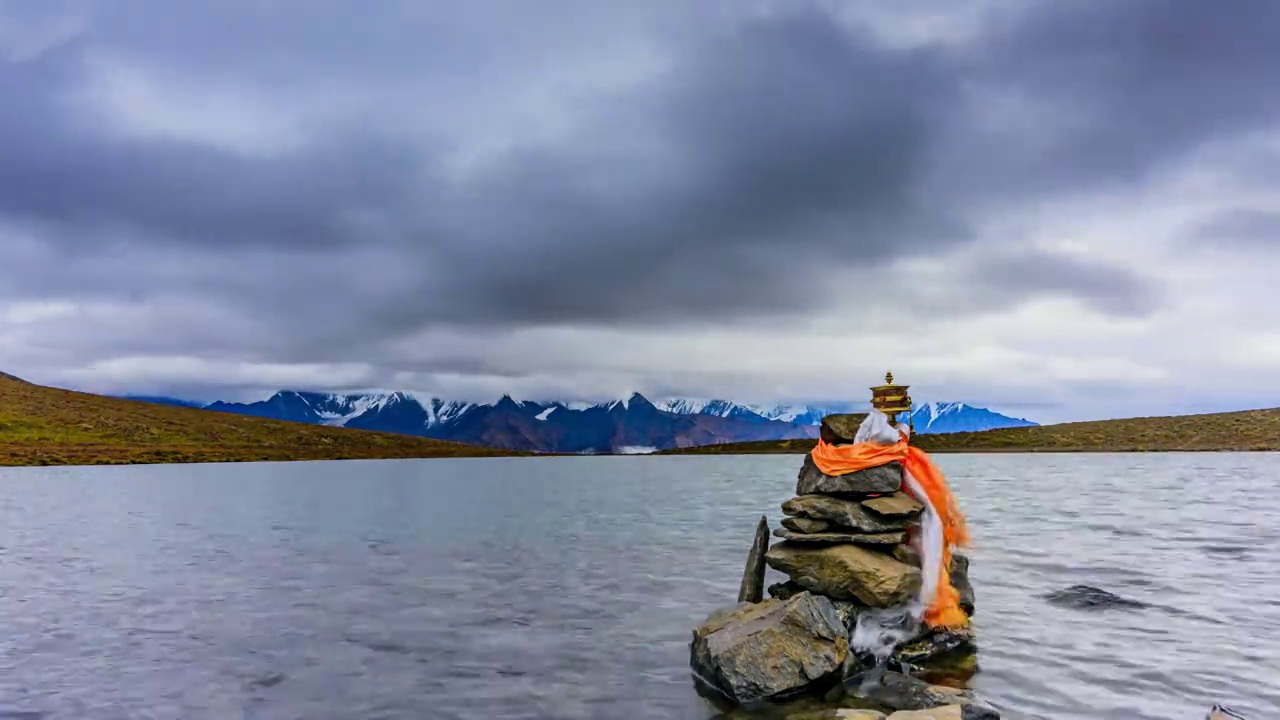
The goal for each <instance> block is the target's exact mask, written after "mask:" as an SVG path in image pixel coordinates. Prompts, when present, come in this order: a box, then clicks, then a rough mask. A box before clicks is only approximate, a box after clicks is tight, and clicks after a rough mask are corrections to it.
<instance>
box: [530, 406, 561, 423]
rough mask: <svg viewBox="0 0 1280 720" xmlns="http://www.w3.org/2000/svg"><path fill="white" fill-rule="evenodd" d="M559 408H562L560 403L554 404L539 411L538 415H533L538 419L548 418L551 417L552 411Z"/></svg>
mask: <svg viewBox="0 0 1280 720" xmlns="http://www.w3.org/2000/svg"><path fill="white" fill-rule="evenodd" d="M559 409H560V406H559V405H552V406H551V407H549V408H547V409H546V410H543V411H542V412H540V413H538V414H537V415H534V416H533V417H534V419H536V420H546V419H547V418H548V417H550V415H551V413H553V412H555V411H556V410H559Z"/></svg>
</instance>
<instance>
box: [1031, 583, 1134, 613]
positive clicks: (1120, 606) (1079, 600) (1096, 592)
mask: <svg viewBox="0 0 1280 720" xmlns="http://www.w3.org/2000/svg"><path fill="white" fill-rule="evenodd" d="M1044 599H1045V600H1047V601H1049V604H1050V605H1057V606H1058V607H1065V608H1070V609H1072V610H1141V609H1143V608H1145V607H1147V604H1146V603H1143V602H1139V601H1137V600H1130V599H1128V598H1123V597H1120V596H1119V595H1116V594H1114V593H1110V592H1107V591H1106V590H1103V589H1102V588H1096V587H1093V586H1091V585H1072V586H1071V587H1069V588H1066V589H1065V590H1055V591H1054V592H1051V593H1048V594H1046V595H1045V596H1044Z"/></svg>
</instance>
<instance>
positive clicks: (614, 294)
mask: <svg viewBox="0 0 1280 720" xmlns="http://www.w3.org/2000/svg"><path fill="white" fill-rule="evenodd" d="M4 7H6V8H7V7H9V6H8V5H5V6H4ZM67 7H72V8H76V7H87V8H88V9H89V13H88V16H87V17H88V18H89V19H88V21H87V22H88V25H87V27H88V28H89V29H88V30H87V31H86V33H84V34H83V35H81V36H79V37H76V38H75V39H73V40H71V41H69V42H68V43H66V44H63V45H61V46H59V47H56V48H53V49H51V50H50V51H48V52H47V53H45V54H44V55H41V56H39V57H36V58H34V59H30V60H26V61H23V62H9V63H3V62H0V94H2V95H0V96H2V97H4V98H5V101H4V102H3V103H0V158H3V162H0V216H3V217H6V218H8V219H10V220H14V219H17V220H20V221H22V222H30V223H34V224H35V225H36V226H38V227H40V228H41V233H42V237H43V238H44V241H45V242H47V243H49V244H50V248H49V249H48V252H47V253H45V255H44V257H46V259H53V258H59V259H60V260H59V262H60V263H61V265H59V266H57V267H46V268H35V267H28V268H24V269H23V270H22V271H20V274H21V275H22V277H14V278H12V283H10V284H9V287H10V289H11V290H12V288H14V287H17V286H18V283H20V282H25V284H26V285H27V288H28V289H29V290H31V291H36V290H40V291H42V292H44V293H47V294H51V295H76V296H85V297H108V296H112V295H116V296H119V295H128V296H131V297H134V298H136V299H139V300H142V301H147V302H157V303H159V302H165V301H166V300H172V299H174V298H179V297H185V298H187V299H188V300H189V301H190V302H193V303H194V302H200V301H204V302H208V303H211V304H216V305H218V306H219V307H220V308H221V309H222V310H223V311H224V313H223V314H224V315H226V316H229V317H234V316H236V315H237V314H239V315H240V316H242V317H244V318H245V320H244V322H243V325H241V326H238V327H237V328H236V330H235V332H229V333H228V334H227V335H223V336H222V337H228V338H235V342H236V343H237V344H239V343H244V344H247V345H251V346H252V349H249V348H245V349H244V352H245V353H246V354H249V355H257V356H261V357H271V358H275V359H288V360H297V359H308V358H311V359H315V358H317V356H318V355H323V356H326V359H327V357H328V356H344V357H345V356H348V355H354V354H357V353H358V351H361V350H360V348H361V347H362V346H361V345H359V343H377V342H379V341H382V340H385V339H387V338H391V337H395V336H397V335H401V334H404V333H408V332H411V331H414V330H417V329H420V328H423V327H441V326H459V325H468V324H485V325H489V326H495V327H497V326H504V325H510V324H518V323H546V324H555V323H568V322H593V323H605V324H611V325H629V324H637V323H645V324H672V325H674V324H678V323H683V322H706V321H714V320H726V321H727V320H730V319H735V318H743V317H758V316H762V315H767V314H785V313H792V312H800V311H803V310H807V309H810V308H811V307H812V306H813V305H815V304H816V303H819V302H821V301H822V300H823V299H824V298H825V297H827V295H825V294H824V293H823V292H822V291H821V290H822V289H823V288H825V287H826V284H827V283H829V282H831V281H833V280H838V279H840V278H855V277H857V275H856V274H853V273H855V272H864V273H874V272H878V271H879V270H880V269H882V268H883V267H884V266H886V265H887V264H889V263H891V262H892V261H894V260H895V259H898V258H901V257H903V256H906V255H908V254H912V253H935V252H938V251H941V250H945V249H950V248H954V247H956V246H957V245H958V244H961V243H964V242H967V241H968V240H970V239H971V236H972V233H971V231H970V227H969V222H970V219H971V215H972V213H973V208H977V207H986V206H989V205H993V204H995V205H999V204H1002V203H1006V204H1007V203H1010V202H1011V199H1016V200H1012V201H1016V202H1019V203H1021V202H1034V201H1035V200H1037V199H1040V198H1042V197H1047V196H1048V194H1050V193H1056V192H1066V191H1075V192H1090V191H1093V190H1096V189H1097V188H1098V187H1099V186H1101V185H1104V184H1105V183H1108V182H1111V181H1112V180H1113V179H1114V178H1117V177H1126V176H1137V175H1141V174H1144V173H1147V172H1150V171H1151V170H1152V169H1154V168H1155V167H1157V166H1158V165H1160V164H1161V163H1162V162H1165V161H1166V160H1167V159H1168V158H1175V157H1179V156H1181V155H1185V154H1186V153H1188V152H1190V151H1191V150H1193V149H1194V148H1196V147H1198V146H1200V145H1202V144H1203V143H1205V142H1207V141H1209V140H1212V139H1214V138H1219V137H1222V136H1224V135H1227V134H1230V133H1233V132H1239V131H1244V130H1248V129H1251V128H1255V127H1257V126H1259V125H1260V124H1262V123H1264V122H1267V121H1269V118H1270V117H1271V115H1270V113H1272V112H1273V111H1275V110H1276V105H1275V100H1276V93H1275V91H1274V90H1273V87H1274V77H1275V72H1274V71H1275V70H1276V69H1277V68H1276V63H1275V58H1276V52H1277V51H1276V49H1275V46H1276V43H1274V41H1273V38H1271V36H1269V35H1268V33H1267V30H1266V28H1268V27H1276V25H1275V20H1276V16H1277V9H1276V8H1277V4H1275V3H1272V2H1269V0H1259V2H1256V3H1249V2H1231V1H1227V2H1221V3H1212V4H1210V3H1203V4H1185V3H1184V4H1178V5H1176V6H1175V5H1174V4H1171V3H1158V2H1144V1H1140V0H1132V1H1129V0H1126V2H1102V1H1095V2H1078V3H1076V2H1073V3H1039V4H1030V3H1026V4H1018V5H1017V7H1018V8H1019V10H1020V12H1019V14H1018V15H1017V16H1016V17H1013V18H1011V19H1009V21H1008V23H1007V24H1004V25H997V26H994V27H993V29H991V30H990V31H988V32H984V33H980V34H979V35H978V36H977V37H976V38H975V39H974V40H972V41H971V43H970V44H968V45H966V46H964V47H962V48H960V49H954V48H952V49H944V48H942V47H936V48H935V47H923V48H903V47H899V46H888V45H885V44H882V43H880V42H879V41H877V40H876V39H874V37H873V36H872V35H871V34H869V33H865V32H860V31H857V30H856V29H852V28H850V27H848V26H845V25H842V24H840V23H838V22H837V21H835V20H834V19H833V18H832V17H830V16H828V15H827V14H825V13H823V12H822V11H821V10H818V9H816V7H810V6H807V5H800V4H797V5H791V6H789V7H790V8H791V9H790V10H788V11H786V12H781V13H775V14H772V15H755V16H750V17H747V16H746V15H745V14H743V13H745V11H740V10H738V8H740V7H741V6H739V5H737V4H735V3H727V4H716V3H707V4H705V5H698V8H699V10H697V11H695V10H691V9H690V7H691V6H689V5H687V4H684V3H672V4H664V3H656V2H645V3H637V4H634V5H624V4H621V3H589V2H576V1H574V2H556V3H538V4H536V6H535V5H531V4H522V3H501V4H496V5H489V4H486V5H485V6H484V8H477V7H475V6H473V5H472V4H469V3H455V4H438V5H434V6H429V7H427V6H423V5H421V4H414V3H393V4H379V5H378V6H377V9H376V10H375V9H372V8H368V7H365V5H363V4H357V3H324V4H321V5H315V4H307V5H306V9H305V10H304V11H299V10H298V8H300V7H302V5H291V4H289V3H278V4H269V3H249V2H229V1H226V0H222V1H220V2H192V3H171V2H168V1H167V0H163V1H162V0H153V1H150V2H142V1H139V2H131V3H128V4H117V3H100V4H94V3H89V4H83V3H82V4H79V5H77V4H74V3H73V4H69V5H67ZM535 7H536V9H535ZM495 8H499V9H500V10H499V9H495ZM103 53H106V56H107V57H111V56H112V55H111V54H112V53H114V54H116V55H119V56H120V57H124V58H126V60H128V61H129V62H132V63H136V64H137V65H139V66H140V67H144V68H150V69H155V70H157V72H161V73H162V74H163V75H164V76H165V77H166V78H168V80H169V83H170V85H171V86H174V87H179V88H185V90H187V91H189V96H190V97H192V98H199V97H201V96H202V93H203V92H205V89H204V87H203V85H202V83H204V82H207V81H210V78H212V79H214V80H216V81H217V82H218V83H220V87H224V86H225V87H237V86H243V87H245V88H250V89H252V90H254V92H255V93H256V94H253V95H251V96H250V97H251V98H255V99H256V100H257V101H259V102H258V104H259V105H260V106H261V108H260V109H262V110H264V111H269V112H278V113H280V114H282V115H284V116H287V117H289V118H291V121H290V122H288V123H285V125H286V127H288V128H290V132H296V134H297V135H298V138H299V140H300V144H299V145H298V146H297V147H291V148H283V149H281V150H280V151H279V152H235V151H233V150H231V149H228V148H227V147H225V146H220V145H218V144H217V143H210V142H200V141H197V140H192V139H191V138H183V137H172V136H170V137H165V138H162V137H156V136H136V135H135V136H128V137H120V136H113V135H111V134H110V133H105V132H98V131H97V130H98V127H97V126H98V125H101V124H103V123H102V122H100V120H99V119H98V118H95V117H92V116H86V114H85V113H86V112H87V110H86V109H85V107H84V106H81V105H74V104H72V105H69V104H68V103H67V98H68V97H76V92H77V91H78V90H80V89H81V88H82V86H83V85H84V84H85V83H86V82H92V81H93V79H94V77H95V76H94V75H93V74H92V73H93V69H94V68H95V67H98V66H96V65H95V64H94V63H95V62H97V61H98V60H99V59H100V58H101V57H102V56H103ZM614 54H617V55H618V56H619V57H621V58H622V60H619V61H618V64H620V65H623V66H627V65H629V64H632V65H644V63H646V62H649V63H652V67H645V68H641V69H639V70H636V73H635V74H636V76H637V77H638V79H636V78H630V79H627V80H625V81H615V80H613V79H612V75H611V73H615V72H620V71H618V70H617V68H614V67H613V66H611V65H609V63H607V62H605V60H608V59H610V58H611V57H612V56H613V55H614ZM632 54H634V55H635V56H636V58H637V59H634V60H630V59H628V58H630V57H631V55H632ZM597 66H598V67H597ZM99 70H101V68H99ZM596 71H598V72H599V73H600V78H599V79H598V80H597V81H596V82H595V83H587V84H585V85H583V86H582V88H578V86H574V89H573V90H572V91H566V92H563V93H561V94H556V95H555V96H554V99H551V100H547V103H548V104H550V105H552V106H554V108H555V110H556V112H555V113H552V114H553V115H556V116H557V117H559V118H560V121H559V122H561V124H562V127H560V129H559V131H556V132H535V131H534V129H533V128H535V127H538V126H539V123H540V122H542V121H541V120H540V119H539V117H538V116H537V115H538V113H537V111H536V110H535V109H531V108H532V107H534V106H536V105H537V104H536V103H534V105H533V106H530V105H526V104H521V102H520V99H521V98H522V97H524V93H525V92H526V91H528V92H535V91H536V92H541V91H540V90H537V89H538V88H544V89H545V87H546V86H551V87H555V86H556V84H555V83H553V82H551V81H549V79H554V78H561V77H571V76H572V77H577V76H578V75H583V74H585V75H590V74H591V73H592V72H596ZM103 72H108V73H109V72H111V68H110V66H108V67H107V69H106V70H105V71H103ZM623 74H625V73H623ZM566 83H567V81H566ZM531 88H532V89H531ZM983 93H995V94H997V95H999V96H1002V97H1014V98H1017V99H1018V100H1020V101H1023V102H1025V103H1027V104H1029V106H1031V107H1033V108H1035V109H1036V110H1037V112H1039V113H1043V114H1044V115H1045V116H1047V117H1049V118H1050V119H1052V120H1053V121H1054V122H1051V123H1048V124H1046V125H1040V124H1037V123H1034V122H1028V123H1022V124H1019V123H1011V124H1009V123H1006V124H1001V125H998V126H992V125H990V124H988V123H985V122H984V118H985V117H986V115H985V114H984V113H985V112H986V109H985V108H984V107H983V106H982V102H981V101H982V98H984V97H986V96H985V95H984V94H983ZM139 112H146V108H143V109H141V110H139ZM521 113H525V115H521ZM1034 117H1039V115H1035V116H1034ZM550 124H552V125H555V124H556V123H555V121H552V122H551V123H550ZM295 125H296V127H295ZM477 128H480V129H477ZM489 128H496V129H493V130H490V129H489ZM251 129H252V128H251ZM286 134H288V133H286ZM488 134H492V135H493V136H494V137H492V138H490V137H488ZM271 139H272V138H270V137H267V139H266V140H260V142H267V143H269V142H270V141H271ZM486 140H493V144H494V147H485V148H482V149H481V150H478V151H477V152H478V153H479V154H480V155H481V160H480V161H479V162H478V164H477V165H475V167H472V168H470V169H468V170H466V171H465V172H463V171H460V170H459V169H458V168H457V166H456V158H455V157H454V156H455V155H456V154H457V153H458V152H460V151H470V150H474V149H475V148H476V147H479V146H482V145H484V144H485V143H484V141H486ZM464 154H465V153H464ZM183 258H186V261H185V262H184V261H183ZM1044 260H1045V258H1044V257H1042V256H1035V255H1017V256H1015V257H1012V258H1008V259H1005V260H999V259H997V260H996V261H995V262H993V263H991V264H990V265H988V266H986V269H985V270H984V271H983V272H982V273H979V274H978V276H977V277H974V278H971V279H972V280H974V281H976V282H978V283H979V284H980V285H984V286H985V285H990V284H992V283H1000V284H1001V287H1002V295H1001V297H1002V298H1004V301H1005V302H1006V303H1016V302H1018V301H1019V300H1020V299H1021V298H1023V297H1026V296H1029V295H1036V294H1038V293H1042V292H1045V291H1051V292H1055V293H1062V294H1068V295H1076V296H1078V297H1081V298H1082V299H1083V300H1084V301H1085V302H1088V303H1090V304H1091V305H1092V306H1094V307H1096V308H1097V309H1099V310H1102V311H1104V312H1113V313H1118V314H1126V315H1130V314H1135V313H1141V312H1143V311H1144V310H1147V309H1150V308H1151V307H1152V303H1154V302H1155V300H1154V298H1155V297H1156V294H1155V293H1154V292H1153V291H1152V290H1151V288H1150V283H1149V281H1147V280H1145V279H1143V278H1141V277H1140V276H1137V275H1134V274H1132V273H1129V272H1127V271H1124V270H1121V269H1108V268H1103V267H1097V266H1092V265H1087V264H1082V263H1081V262H1073V261H1069V260H1063V259H1061V258H1057V259H1051V261H1050V262H1044ZM108 268H109V269H110V270H108ZM0 272H5V271H2V270H0ZM16 272H18V271H15V270H14V269H12V268H10V269H9V270H8V274H14V273H16ZM8 280H9V278H6V281H8ZM846 282H848V283H849V284H850V285H852V284H855V283H853V281H852V280H848V281H846ZM202 336H203V337H204V338H205V339H206V340H207V341H208V342H211V343H215V342H216V338H217V337H219V335H218V333H217V332H216V331H215V330H213V329H207V331H206V332H204V333H203V334H202ZM173 341H174V343H175V345H178V346H181V344H182V338H181V337H180V334H177V333H176V334H175V335H174V337H173ZM336 348H341V349H336Z"/></svg>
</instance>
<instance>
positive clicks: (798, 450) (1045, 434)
mask: <svg viewBox="0 0 1280 720" xmlns="http://www.w3.org/2000/svg"><path fill="white" fill-rule="evenodd" d="M815 443H816V441H815V440H769V441H763V442H750V443H730V444H726V445H706V446H702V447H691V448H681V449H678V450H667V451H663V454H668V455H751V454H804V453H807V452H809V451H810V450H812V449H813V446H814V444H815ZM911 443H912V444H913V445H915V446H916V447H919V448H921V449H923V450H926V451H928V452H1172V451H1215V450H1217V451H1227V450H1237V451H1240V450H1280V408H1273V409H1269V410H1244V411H1240V412H1228V413H1213V414H1208V415H1177V416H1173V417H1145V418H1128V419H1124V420H1095V421H1090V422H1074V423H1062V424H1060V425H1042V426H1040V427H1019V428H1003V429H1000V430H985V431H982V432H963V433H939V434H924V435H916V436H915V437H913V438H912V440H911Z"/></svg>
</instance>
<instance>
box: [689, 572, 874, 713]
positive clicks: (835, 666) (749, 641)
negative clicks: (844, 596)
mask: <svg viewBox="0 0 1280 720" xmlns="http://www.w3.org/2000/svg"><path fill="white" fill-rule="evenodd" d="M848 652H849V641H848V631H846V630H845V628H844V625H843V624H842V623H841V622H840V618H839V616H838V615H837V614H836V610H835V607H834V606H833V605H832V604H831V601H830V600H829V599H827V598H825V597H820V596H817V595H813V594H811V593H801V594H799V595H796V596H795V597H792V598H791V599H789V600H785V601H783V600H765V601H763V602H760V603H756V604H750V603H741V604H739V605H736V606H734V607H730V608H723V609H720V610H717V611H716V612H713V613H712V614H711V615H710V616H709V617H708V618H707V620H706V622H704V623H703V624H702V625H701V626H699V627H698V628H697V629H695V630H694V631H693V641H692V642H691V643H690V661H689V662H690V666H691V667H692V668H693V671H694V673H695V675H696V676H697V677H698V679H699V680H701V681H702V682H704V683H707V684H708V685H710V686H712V687H714V688H715V689H717V690H719V691H720V692H722V693H723V694H724V695H725V696H727V697H728V698H729V699H730V700H733V701H734V702H737V703H749V702H756V701H760V700H769V699H774V698H780V697H786V696H788V695H792V694H794V693H798V692H802V691H804V690H805V689H807V688H809V687H810V686H812V685H814V684H815V683H821V682H823V681H826V680H830V679H833V678H834V676H835V674H836V673H837V672H838V671H839V669H840V668H841V666H842V665H843V663H844V660H845V657H846V656H847V655H848Z"/></svg>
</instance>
